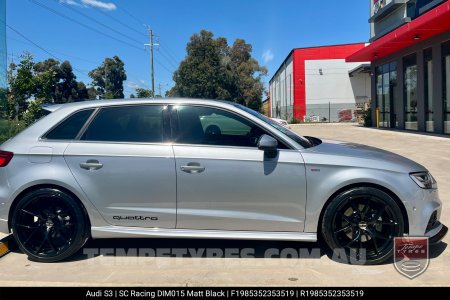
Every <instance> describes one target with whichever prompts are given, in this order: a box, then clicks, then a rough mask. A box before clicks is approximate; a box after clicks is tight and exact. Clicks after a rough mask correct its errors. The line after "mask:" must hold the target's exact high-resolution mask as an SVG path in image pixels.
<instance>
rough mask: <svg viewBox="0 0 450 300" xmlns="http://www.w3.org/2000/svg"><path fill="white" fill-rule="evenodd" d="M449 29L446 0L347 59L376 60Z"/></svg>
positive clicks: (352, 60)
mask: <svg viewBox="0 0 450 300" xmlns="http://www.w3.org/2000/svg"><path fill="white" fill-rule="evenodd" d="M448 30H450V2H449V1H446V2H444V3H442V4H441V5H439V6H437V7H435V8H433V9H432V10H430V11H429V12H427V13H425V14H423V15H421V16H420V17H418V18H417V19H415V20H413V21H411V22H409V23H407V24H405V25H403V26H401V27H399V28H397V29H395V30H394V31H392V32H390V33H388V34H386V35H385V36H383V37H381V38H379V39H378V40H376V41H374V42H373V43H372V44H370V45H368V46H366V47H364V48H363V49H361V50H359V51H357V52H355V53H353V54H352V55H350V56H348V57H347V58H346V59H345V60H346V61H347V62H363V61H374V60H376V59H380V58H383V57H386V56H388V55H390V54H392V53H395V52H397V51H399V50H401V49H404V48H407V47H409V46H411V45H414V44H417V43H420V42H421V41H424V40H426V39H429V38H431V37H433V36H435V35H438V34H440V33H443V32H445V31H448Z"/></svg>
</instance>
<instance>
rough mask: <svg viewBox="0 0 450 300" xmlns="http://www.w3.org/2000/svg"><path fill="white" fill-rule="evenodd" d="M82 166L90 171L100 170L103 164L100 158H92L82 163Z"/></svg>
mask: <svg viewBox="0 0 450 300" xmlns="http://www.w3.org/2000/svg"><path fill="white" fill-rule="evenodd" d="M80 168H82V169H85V170H89V171H92V170H98V169H101V168H103V164H101V163H100V162H99V161H98V160H95V159H90V160H88V161H87V162H85V163H81V164H80Z"/></svg>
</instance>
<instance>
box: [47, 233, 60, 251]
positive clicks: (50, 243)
mask: <svg viewBox="0 0 450 300" xmlns="http://www.w3.org/2000/svg"><path fill="white" fill-rule="evenodd" d="M46 239H47V243H48V245H49V246H50V248H52V249H53V251H55V252H56V253H58V250H56V248H55V246H54V245H53V242H52V240H51V237H50V234H47V237H46Z"/></svg>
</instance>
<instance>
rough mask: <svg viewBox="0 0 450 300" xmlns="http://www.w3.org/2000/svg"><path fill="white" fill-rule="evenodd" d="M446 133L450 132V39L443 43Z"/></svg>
mask: <svg viewBox="0 0 450 300" xmlns="http://www.w3.org/2000/svg"><path fill="white" fill-rule="evenodd" d="M442 71H443V78H442V79H443V82H442V83H443V84H442V85H443V96H444V97H443V98H444V99H443V100H444V133H447V134H450V41H449V42H446V43H444V44H443V45H442Z"/></svg>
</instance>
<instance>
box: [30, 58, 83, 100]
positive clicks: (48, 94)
mask: <svg viewBox="0 0 450 300" xmlns="http://www.w3.org/2000/svg"><path fill="white" fill-rule="evenodd" d="M34 71H35V75H36V77H37V78H36V79H37V81H38V82H37V87H38V91H37V97H39V98H42V99H45V101H47V102H52V103H67V102H74V101H78V100H82V99H83V97H80V95H79V94H78V92H79V91H78V82H77V81H76V76H75V74H74V73H73V68H72V65H71V64H70V62H68V61H64V62H62V63H60V62H59V61H57V60H55V59H53V58H49V59H47V60H44V61H42V62H39V63H37V64H36V65H35V67H34Z"/></svg>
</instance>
